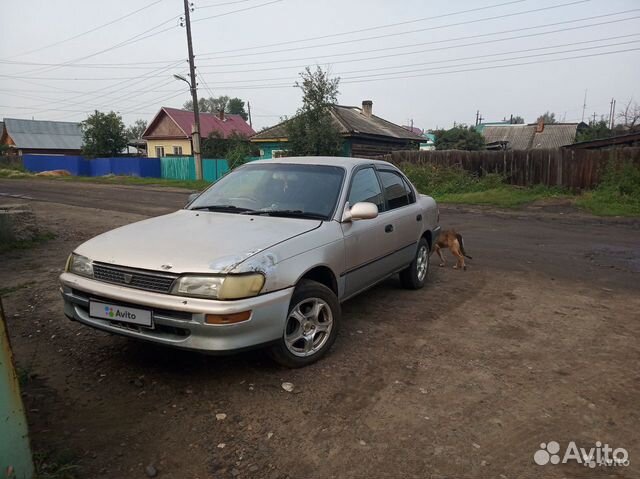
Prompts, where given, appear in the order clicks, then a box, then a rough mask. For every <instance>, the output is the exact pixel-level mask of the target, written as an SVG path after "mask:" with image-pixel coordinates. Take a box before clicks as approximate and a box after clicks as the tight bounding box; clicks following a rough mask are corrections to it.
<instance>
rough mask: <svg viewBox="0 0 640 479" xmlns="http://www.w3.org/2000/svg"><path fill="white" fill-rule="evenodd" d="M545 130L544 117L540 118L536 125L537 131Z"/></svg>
mask: <svg viewBox="0 0 640 479" xmlns="http://www.w3.org/2000/svg"><path fill="white" fill-rule="evenodd" d="M543 131H544V119H543V118H540V119H539V120H538V124H537V125H536V133H542V132H543Z"/></svg>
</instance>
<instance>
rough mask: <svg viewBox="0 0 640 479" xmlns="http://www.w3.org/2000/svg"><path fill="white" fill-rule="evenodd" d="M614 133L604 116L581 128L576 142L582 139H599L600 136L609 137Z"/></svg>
mask: <svg viewBox="0 0 640 479" xmlns="http://www.w3.org/2000/svg"><path fill="white" fill-rule="evenodd" d="M611 135H612V132H611V130H610V129H609V124H608V122H607V120H605V119H604V118H600V120H599V121H596V122H591V123H590V124H589V126H588V127H587V128H585V129H583V130H579V131H578V134H577V135H576V143H578V142H580V141H589V140H598V139H600V138H608V137H610V136H611Z"/></svg>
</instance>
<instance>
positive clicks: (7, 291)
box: [0, 281, 36, 297]
mask: <svg viewBox="0 0 640 479" xmlns="http://www.w3.org/2000/svg"><path fill="white" fill-rule="evenodd" d="M34 284H36V282H35V281H27V282H26V283H20V284H18V285H16V286H9V287H6V288H0V297H2V296H7V295H8V294H11V293H15V292H16V291H20V290H21V289H24V288H28V287H29V286H32V285H34Z"/></svg>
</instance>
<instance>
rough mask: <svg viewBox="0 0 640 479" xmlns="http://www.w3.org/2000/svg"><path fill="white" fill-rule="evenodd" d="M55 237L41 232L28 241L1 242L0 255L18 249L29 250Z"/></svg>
mask: <svg viewBox="0 0 640 479" xmlns="http://www.w3.org/2000/svg"><path fill="white" fill-rule="evenodd" d="M55 237H56V235H55V234H53V233H50V232H43V233H40V234H38V235H37V236H36V237H35V238H33V239H30V240H21V241H9V242H3V243H0V253H6V252H7V251H13V250H20V249H31V248H34V247H36V246H38V245H40V244H42V243H44V242H46V241H49V240H52V239H54V238H55Z"/></svg>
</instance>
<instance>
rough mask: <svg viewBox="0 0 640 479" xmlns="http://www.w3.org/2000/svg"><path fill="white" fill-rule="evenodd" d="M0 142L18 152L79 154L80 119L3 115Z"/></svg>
mask: <svg viewBox="0 0 640 479" xmlns="http://www.w3.org/2000/svg"><path fill="white" fill-rule="evenodd" d="M0 144H2V145H7V146H8V147H9V148H11V149H12V150H13V151H14V152H15V153H17V154H18V155H24V154H40V155H79V154H80V151H81V149H82V130H81V128H80V123H72V122H68V121H43V120H19V119H16V118H5V119H4V127H3V128H2V132H1V133H0Z"/></svg>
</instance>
